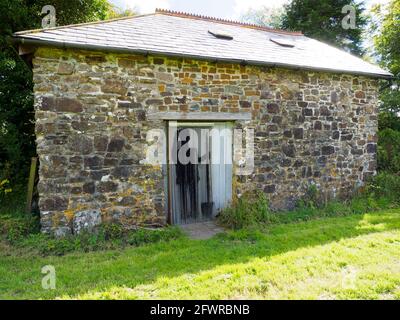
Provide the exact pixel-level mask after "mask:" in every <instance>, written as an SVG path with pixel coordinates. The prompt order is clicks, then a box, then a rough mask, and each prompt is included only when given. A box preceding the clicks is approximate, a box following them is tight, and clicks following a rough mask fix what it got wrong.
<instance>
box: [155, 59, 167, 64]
mask: <svg viewBox="0 0 400 320" xmlns="http://www.w3.org/2000/svg"><path fill="white" fill-rule="evenodd" d="M153 63H154V64H164V59H162V58H154V59H153Z"/></svg>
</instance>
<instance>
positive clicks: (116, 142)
mask: <svg viewBox="0 0 400 320" xmlns="http://www.w3.org/2000/svg"><path fill="white" fill-rule="evenodd" d="M124 145H125V139H124V138H113V139H111V141H110V143H109V144H108V149H107V151H108V152H121V151H122V149H123V148H124Z"/></svg>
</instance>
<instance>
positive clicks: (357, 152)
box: [351, 149, 363, 156]
mask: <svg viewBox="0 0 400 320" xmlns="http://www.w3.org/2000/svg"><path fill="white" fill-rule="evenodd" d="M351 154H353V155H356V156H361V155H362V154H363V151H362V149H351Z"/></svg>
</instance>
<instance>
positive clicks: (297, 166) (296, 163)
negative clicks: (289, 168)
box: [293, 160, 303, 168]
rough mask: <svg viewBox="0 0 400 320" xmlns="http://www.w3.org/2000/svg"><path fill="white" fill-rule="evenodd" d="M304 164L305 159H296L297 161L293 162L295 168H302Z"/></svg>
mask: <svg viewBox="0 0 400 320" xmlns="http://www.w3.org/2000/svg"><path fill="white" fill-rule="evenodd" d="M302 165H303V161H301V160H296V161H295V162H294V163H293V167H294V168H300V167H301V166H302Z"/></svg>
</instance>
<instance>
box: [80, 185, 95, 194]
mask: <svg viewBox="0 0 400 320" xmlns="http://www.w3.org/2000/svg"><path fill="white" fill-rule="evenodd" d="M82 191H83V192H84V193H88V194H93V193H95V191H96V187H95V184H94V182H88V183H85V184H84V185H83V187H82Z"/></svg>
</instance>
